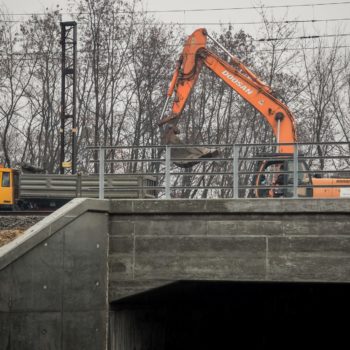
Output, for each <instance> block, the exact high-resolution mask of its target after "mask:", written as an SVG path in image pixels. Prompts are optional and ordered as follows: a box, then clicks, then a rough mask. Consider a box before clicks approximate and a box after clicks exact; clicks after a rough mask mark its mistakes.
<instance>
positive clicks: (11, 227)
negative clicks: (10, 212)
mask: <svg viewBox="0 0 350 350" xmlns="http://www.w3.org/2000/svg"><path fill="white" fill-rule="evenodd" d="M40 220H42V217H40V216H1V213H0V247H1V246H3V245H5V244H7V243H9V242H11V241H12V240H14V239H15V238H16V237H18V236H20V235H21V234H22V233H23V232H24V231H26V230H27V229H28V228H29V227H31V226H33V225H34V224H36V223H37V222H38V221H40Z"/></svg>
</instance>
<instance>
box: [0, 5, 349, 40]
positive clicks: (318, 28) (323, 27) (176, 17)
mask: <svg viewBox="0 0 350 350" xmlns="http://www.w3.org/2000/svg"><path fill="white" fill-rule="evenodd" d="M68 1H69V0H60V1H58V0H0V3H2V4H3V5H5V6H6V8H7V10H8V12H9V13H14V14H19V13H33V12H34V13H37V12H43V11H44V10H45V8H49V9H53V8H55V6H56V5H57V4H60V6H61V7H62V8H66V7H67V4H68ZM330 2H333V3H334V2H345V0H306V1H305V0H304V1H303V0H261V1H258V0H246V1H238V0H215V1H209V0H191V1H189V0H176V1H166V0H143V2H142V3H143V7H144V9H145V10H184V11H181V12H179V13H174V12H169V13H155V14H154V16H156V17H157V18H159V19H160V20H162V21H165V22H181V23H186V24H187V25H186V26H185V27H184V28H185V31H186V32H188V33H189V34H190V33H191V32H192V31H193V29H194V28H198V27H202V26H205V27H207V28H208V30H210V28H214V27H213V26H212V25H210V24H208V22H231V23H233V24H235V23H240V22H250V21H259V20H261V18H260V17H259V14H258V12H257V11H256V10H254V9H246V10H237V9H235V10H224V11H201V12H191V11H186V10H191V9H213V8H216V9H218V8H232V7H248V6H257V5H259V4H260V3H262V4H264V5H265V6H271V5H298V4H299V5H300V4H303V5H305V4H315V3H330ZM268 12H269V13H273V14H274V16H275V18H276V19H277V20H281V19H285V18H288V19H291V20H293V19H298V20H310V19H340V18H347V17H350V1H349V2H348V3H347V4H341V5H325V6H312V7H291V8H288V9H287V8H280V9H273V10H268ZM15 18H16V19H24V18H26V17H25V16H15ZM70 19H72V18H71V17H70V16H69V15H65V17H64V18H63V20H70ZM189 23H198V24H194V25H188V24H189ZM349 23H350V21H336V22H332V21H330V22H321V23H314V24H298V28H299V30H300V34H303V33H305V34H308V35H313V34H332V33H335V32H336V31H338V32H341V33H348V32H350V30H348V28H349ZM241 28H242V29H244V30H245V31H247V32H249V33H250V34H252V35H253V36H254V37H258V36H259V34H258V32H257V30H258V26H257V25H248V24H236V25H235V29H237V30H238V29H241ZM348 40H350V37H348V38H344V41H348Z"/></svg>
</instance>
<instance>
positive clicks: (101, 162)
mask: <svg viewBox="0 0 350 350" xmlns="http://www.w3.org/2000/svg"><path fill="white" fill-rule="evenodd" d="M104 197H105V150H104V148H103V147H100V149H99V176H98V198H99V199H104Z"/></svg>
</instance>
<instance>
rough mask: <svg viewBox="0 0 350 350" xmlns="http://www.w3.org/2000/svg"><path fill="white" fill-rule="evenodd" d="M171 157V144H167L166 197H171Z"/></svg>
mask: <svg viewBox="0 0 350 350" xmlns="http://www.w3.org/2000/svg"><path fill="white" fill-rule="evenodd" d="M170 157H171V146H168V145H167V146H165V199H170Z"/></svg>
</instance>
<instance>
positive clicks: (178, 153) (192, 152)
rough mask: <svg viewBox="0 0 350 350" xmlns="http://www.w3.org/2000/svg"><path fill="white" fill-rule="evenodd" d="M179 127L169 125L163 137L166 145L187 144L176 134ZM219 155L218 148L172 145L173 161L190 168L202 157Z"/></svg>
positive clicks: (177, 164) (179, 165) (181, 166)
mask: <svg viewBox="0 0 350 350" xmlns="http://www.w3.org/2000/svg"><path fill="white" fill-rule="evenodd" d="M178 133H179V132H178V131H177V128H174V127H168V128H167V130H166V131H165V133H164V135H163V137H164V139H163V142H164V143H165V144H166V145H185V143H184V142H183V141H181V140H180V139H179V137H178V136H176V134H178ZM218 155H219V151H218V150H211V149H209V148H206V147H172V148H171V154H170V156H171V161H172V162H174V164H175V165H176V166H178V167H180V168H190V167H192V166H194V165H196V164H198V163H200V162H201V158H215V157H217V156H218Z"/></svg>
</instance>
